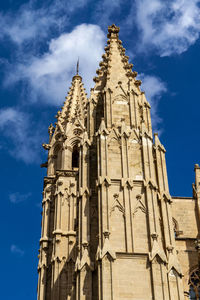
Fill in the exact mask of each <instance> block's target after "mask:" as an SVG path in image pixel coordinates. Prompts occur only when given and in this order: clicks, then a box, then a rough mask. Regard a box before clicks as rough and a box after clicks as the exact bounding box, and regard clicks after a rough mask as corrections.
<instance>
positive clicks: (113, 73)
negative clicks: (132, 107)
mask: <svg viewBox="0 0 200 300" xmlns="http://www.w3.org/2000/svg"><path fill="white" fill-rule="evenodd" d="M119 30H120V28H119V27H117V26H116V25H114V24H113V25H111V26H109V27H108V35H107V37H108V41H107V46H106V47H105V54H103V55H102V61H101V62H100V63H99V66H100V68H99V69H98V70H97V71H96V73H97V77H94V81H95V82H96V86H95V87H96V89H97V90H98V88H99V86H101V87H102V85H104V86H105V85H108V86H109V85H110V82H112V83H114V84H119V83H124V84H126V85H127V84H128V82H129V81H130V79H131V78H133V79H134V84H135V86H136V87H137V88H138V87H139V86H140V84H141V81H139V80H136V79H135V77H136V76H137V72H135V71H132V68H133V65H132V64H130V63H129V57H128V56H127V55H125V49H124V48H123V46H122V41H121V40H119Z"/></svg>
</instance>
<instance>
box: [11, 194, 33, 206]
mask: <svg viewBox="0 0 200 300" xmlns="http://www.w3.org/2000/svg"><path fill="white" fill-rule="evenodd" d="M30 197H31V193H27V194H20V193H19V192H16V193H11V194H9V200H10V202H11V203H13V204H18V203H20V202H24V201H26V200H28V199H29V198H30Z"/></svg>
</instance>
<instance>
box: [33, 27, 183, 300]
mask: <svg viewBox="0 0 200 300" xmlns="http://www.w3.org/2000/svg"><path fill="white" fill-rule="evenodd" d="M118 32H119V28H118V27H116V26H115V25H112V26H110V27H109V28H108V41H107V46H106V47H105V54H103V56H102V61H101V62H100V64H99V65H100V68H99V69H98V70H97V77H95V78H94V81H95V87H94V88H93V89H92V90H91V95H90V98H89V99H87V96H86V93H85V90H84V87H83V83H82V78H81V76H79V75H78V74H77V75H75V76H74V77H73V79H72V85H71V88H70V91H69V94H68V96H67V97H66V101H65V103H64V105H63V107H62V109H61V111H59V112H58V114H57V116H56V117H57V122H56V126H55V129H54V127H53V126H52V125H51V126H50V127H49V143H48V144H44V145H43V147H44V148H45V149H46V150H48V163H47V177H45V178H44V191H43V201H42V204H43V218H42V237H41V240H40V251H39V253H40V254H39V266H38V270H39V282H38V300H69V299H70V300H80V299H81V300H120V299H123V300H128V299H132V300H139V299H140V300H150V299H154V300H183V299H184V296H183V287H182V271H181V267H180V264H179V261H178V258H177V251H176V246H175V236H174V228H173V222H172V209H171V204H172V199H171V196H170V194H169V189H168V179H167V170H166V162H165V148H164V147H163V145H162V144H161V143H160V141H159V138H158V135H157V134H155V135H154V139H153V136H152V128H151V116H150V105H149V102H148V101H147V100H146V97H145V94H144V92H141V90H140V84H141V81H140V80H137V79H136V76H137V72H135V71H132V67H133V65H132V64H129V62H128V56H126V55H125V49H124V48H123V46H122V42H121V41H120V40H119V38H118Z"/></svg>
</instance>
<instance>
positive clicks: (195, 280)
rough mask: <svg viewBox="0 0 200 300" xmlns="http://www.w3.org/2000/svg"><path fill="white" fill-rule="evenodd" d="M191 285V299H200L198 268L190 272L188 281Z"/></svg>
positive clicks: (199, 273)
mask: <svg viewBox="0 0 200 300" xmlns="http://www.w3.org/2000/svg"><path fill="white" fill-rule="evenodd" d="M188 285H189V299H190V300H199V299H200V271H199V269H196V270H195V271H193V272H192V273H191V274H190V278H189V281H188Z"/></svg>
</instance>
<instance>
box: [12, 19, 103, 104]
mask: <svg viewBox="0 0 200 300" xmlns="http://www.w3.org/2000/svg"><path fill="white" fill-rule="evenodd" d="M104 42H105V35H104V33H103V31H102V30H101V29H100V27H99V26H97V25H91V24H82V25H79V26H77V27H75V28H74V29H73V31H71V32H70V33H64V34H61V35H60V36H59V37H58V38H56V39H52V40H51V42H50V43H49V49H48V51H47V52H46V53H45V54H44V55H42V56H38V57H37V56H30V58H29V60H26V61H24V62H23V61H22V62H21V63H18V64H17V65H16V67H15V69H13V68H12V70H10V73H9V75H8V77H7V80H6V83H7V85H10V84H12V83H17V82H18V81H20V80H22V81H23V82H25V84H26V85H27V84H28V86H29V89H28V90H29V99H32V101H37V100H39V99H40V101H41V100H44V101H46V102H48V103H51V104H60V103H63V102H64V96H65V95H66V93H67V89H66V88H67V87H68V86H69V85H70V82H71V78H72V76H73V75H74V74H75V66H76V62H77V59H78V58H79V61H80V73H81V75H82V76H83V79H84V83H85V85H86V88H87V89H88V90H89V88H91V86H92V85H93V82H92V78H93V76H94V75H95V71H96V69H97V66H98V61H100V58H101V55H102V53H103V46H104Z"/></svg>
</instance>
